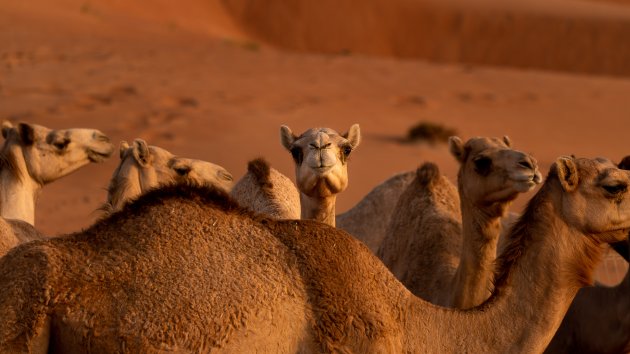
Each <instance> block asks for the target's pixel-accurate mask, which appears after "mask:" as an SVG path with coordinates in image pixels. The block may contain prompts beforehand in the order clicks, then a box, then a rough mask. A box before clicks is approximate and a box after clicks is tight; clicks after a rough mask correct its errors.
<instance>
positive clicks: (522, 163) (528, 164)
mask: <svg viewBox="0 0 630 354" xmlns="http://www.w3.org/2000/svg"><path fill="white" fill-rule="evenodd" d="M518 165H519V166H521V167H525V168H527V169H529V170H533V169H534V166H532V163H531V162H530V161H529V160H521V161H519V163H518Z"/></svg>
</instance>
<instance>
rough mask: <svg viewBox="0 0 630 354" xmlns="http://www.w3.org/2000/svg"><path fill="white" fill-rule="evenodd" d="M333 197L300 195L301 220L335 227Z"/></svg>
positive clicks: (334, 197)
mask: <svg viewBox="0 0 630 354" xmlns="http://www.w3.org/2000/svg"><path fill="white" fill-rule="evenodd" d="M336 199H337V197H336V196H335V195H332V196H329V197H309V196H307V195H306V194H304V193H300V206H301V210H302V211H301V218H302V219H303V220H309V219H310V220H317V221H320V222H323V223H325V224H328V225H330V226H335V200H336Z"/></svg>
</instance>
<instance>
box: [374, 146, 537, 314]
mask: <svg viewBox="0 0 630 354" xmlns="http://www.w3.org/2000/svg"><path fill="white" fill-rule="evenodd" d="M449 144H450V149H451V153H452V154H453V155H454V156H455V158H456V159H457V160H458V162H459V163H460V169H459V172H458V178H457V179H458V191H459V197H458V193H457V192H456V191H455V188H454V187H452V186H451V184H450V182H449V181H448V180H447V179H446V178H445V177H441V178H436V179H435V180H436V181H437V182H436V184H435V185H431V184H427V183H424V182H423V179H422V178H418V181H417V182H416V183H412V184H411V185H410V186H409V187H408V189H407V190H406V191H405V193H404V194H403V196H401V197H400V199H399V200H398V204H397V206H396V208H395V210H394V212H393V215H394V216H393V217H392V219H391V223H390V225H389V228H388V231H387V234H386V236H385V238H384V239H383V243H382V245H381V248H380V249H379V251H378V256H379V257H380V258H381V259H382V260H383V262H384V263H385V265H387V266H388V267H389V268H390V269H391V270H392V272H393V273H394V275H396V277H397V278H398V279H400V280H401V282H402V283H403V284H405V285H406V286H407V288H408V289H409V290H411V291H412V292H413V293H414V294H416V295H418V296H420V297H422V298H424V299H426V300H429V301H431V302H433V303H435V304H438V305H442V306H449V307H457V308H470V307H473V306H476V305H479V304H480V303H482V302H483V301H484V300H486V299H487V298H488V297H489V296H490V292H491V289H492V279H493V275H494V266H493V264H494V260H495V258H496V250H497V242H498V239H499V234H500V231H501V217H502V216H503V215H504V214H505V212H506V210H507V208H508V206H509V205H510V204H511V203H512V201H513V200H514V199H515V198H516V197H517V196H518V194H519V193H524V192H527V191H529V190H531V189H532V188H533V187H534V186H535V185H536V184H538V183H540V182H541V180H542V177H541V175H540V172H538V168H537V165H536V161H535V160H534V159H533V158H532V157H531V156H529V155H527V154H525V153H522V152H520V151H516V150H514V149H512V147H511V142H510V140H509V139H508V138H507V137H504V138H503V139H498V138H472V139H470V140H468V141H467V142H466V144H464V143H463V142H462V141H461V140H460V139H459V138H457V137H451V139H450V140H449ZM436 173H439V172H437V171H436ZM424 180H427V179H426V178H424ZM457 204H459V207H458V206H457ZM459 210H461V214H460V213H459ZM460 215H461V216H460ZM460 220H461V221H460ZM460 225H461V226H460ZM460 227H461V229H460Z"/></svg>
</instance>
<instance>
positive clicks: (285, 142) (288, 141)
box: [280, 125, 298, 151]
mask: <svg viewBox="0 0 630 354" xmlns="http://www.w3.org/2000/svg"><path fill="white" fill-rule="evenodd" d="M297 138H298V137H297V136H295V135H293V132H292V131H291V128H289V127H288V126H286V125H283V126H281V127H280V142H282V146H284V148H285V149H287V150H289V151H291V146H293V143H294V142H295V140H296V139H297Z"/></svg>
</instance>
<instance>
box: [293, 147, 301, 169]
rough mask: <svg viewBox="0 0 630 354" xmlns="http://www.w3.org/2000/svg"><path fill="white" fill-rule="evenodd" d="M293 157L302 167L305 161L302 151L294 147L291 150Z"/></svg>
mask: <svg viewBox="0 0 630 354" xmlns="http://www.w3.org/2000/svg"><path fill="white" fill-rule="evenodd" d="M291 156H293V161H295V163H296V164H297V165H301V164H302V160H303V159H304V156H303V155H302V149H301V148H299V147H297V146H296V147H293V148H291Z"/></svg>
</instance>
